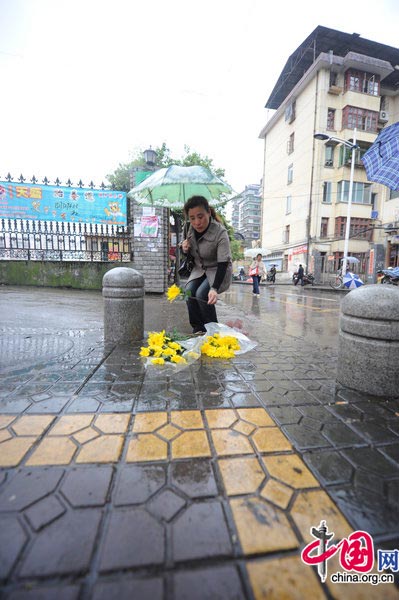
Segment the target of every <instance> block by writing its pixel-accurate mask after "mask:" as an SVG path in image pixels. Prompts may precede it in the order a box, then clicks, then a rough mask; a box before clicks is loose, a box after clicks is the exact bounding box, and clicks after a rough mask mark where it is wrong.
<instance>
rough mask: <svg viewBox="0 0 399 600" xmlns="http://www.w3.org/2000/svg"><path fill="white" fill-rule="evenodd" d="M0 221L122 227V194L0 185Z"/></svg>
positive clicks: (47, 186)
mask: <svg viewBox="0 0 399 600" xmlns="http://www.w3.org/2000/svg"><path fill="white" fill-rule="evenodd" d="M0 218H10V219H30V220H35V221H37V220H40V221H66V222H76V223H101V224H103V225H126V224H127V216H126V193H125V192H118V191H112V190H92V189H91V188H69V187H56V186H53V185H30V184H25V183H9V182H7V181H0Z"/></svg>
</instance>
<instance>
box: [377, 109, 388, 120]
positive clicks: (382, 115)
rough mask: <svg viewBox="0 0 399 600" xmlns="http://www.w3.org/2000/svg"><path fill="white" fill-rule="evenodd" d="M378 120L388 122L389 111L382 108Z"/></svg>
mask: <svg viewBox="0 0 399 600" xmlns="http://www.w3.org/2000/svg"><path fill="white" fill-rule="evenodd" d="M378 120H379V121H380V123H387V122H388V121H389V115H388V112H387V111H386V110H381V111H380V116H379V117H378Z"/></svg>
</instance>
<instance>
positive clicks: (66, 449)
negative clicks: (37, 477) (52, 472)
mask: <svg viewBox="0 0 399 600" xmlns="http://www.w3.org/2000/svg"><path fill="white" fill-rule="evenodd" d="M17 439H18V438H17ZM76 450H77V445H76V444H75V443H74V442H73V441H72V440H70V439H69V438H67V437H47V438H44V439H43V440H42V441H41V442H40V444H39V445H38V447H37V448H36V449H35V450H34V452H33V453H32V455H31V456H30V457H29V459H28V460H27V462H26V464H27V465H28V466H38V465H68V464H69V463H70V462H71V460H72V458H73V455H74V454H75V452H76Z"/></svg>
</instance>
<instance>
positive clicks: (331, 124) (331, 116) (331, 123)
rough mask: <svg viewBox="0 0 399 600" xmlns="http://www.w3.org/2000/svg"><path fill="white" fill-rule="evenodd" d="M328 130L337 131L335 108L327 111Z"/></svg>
mask: <svg viewBox="0 0 399 600" xmlns="http://www.w3.org/2000/svg"><path fill="white" fill-rule="evenodd" d="M327 129H330V130H331V129H333V130H334V129H335V108H328V109H327Z"/></svg>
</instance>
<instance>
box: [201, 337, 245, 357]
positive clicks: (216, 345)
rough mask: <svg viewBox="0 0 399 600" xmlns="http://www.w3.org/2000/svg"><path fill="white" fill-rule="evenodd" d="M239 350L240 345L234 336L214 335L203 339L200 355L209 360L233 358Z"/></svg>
mask: <svg viewBox="0 0 399 600" xmlns="http://www.w3.org/2000/svg"><path fill="white" fill-rule="evenodd" d="M240 349H241V347H240V344H239V343H238V340H237V338H236V337H235V336H233V335H220V333H214V334H213V335H212V336H207V337H206V338H205V341H204V343H203V344H202V346H201V354H205V355H206V356H210V357H211V358H233V357H234V356H235V355H236V352H237V351H238V350H240Z"/></svg>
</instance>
